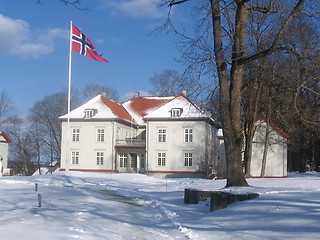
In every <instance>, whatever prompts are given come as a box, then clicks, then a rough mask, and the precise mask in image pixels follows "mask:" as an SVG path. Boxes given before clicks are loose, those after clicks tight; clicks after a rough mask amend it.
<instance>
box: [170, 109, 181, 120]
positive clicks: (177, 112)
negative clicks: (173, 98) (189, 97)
mask: <svg viewBox="0 0 320 240" xmlns="http://www.w3.org/2000/svg"><path fill="white" fill-rule="evenodd" d="M181 113H182V109H181V108H172V109H171V117H173V118H177V117H180V116H181Z"/></svg>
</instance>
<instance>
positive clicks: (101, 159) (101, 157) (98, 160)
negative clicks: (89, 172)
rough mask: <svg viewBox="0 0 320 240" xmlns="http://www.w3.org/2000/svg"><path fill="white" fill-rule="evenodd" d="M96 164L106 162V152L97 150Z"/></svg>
mask: <svg viewBox="0 0 320 240" xmlns="http://www.w3.org/2000/svg"><path fill="white" fill-rule="evenodd" d="M96 164H97V165H103V164H104V152H101V151H99V152H96Z"/></svg>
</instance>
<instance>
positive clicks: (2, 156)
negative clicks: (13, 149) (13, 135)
mask: <svg viewBox="0 0 320 240" xmlns="http://www.w3.org/2000/svg"><path fill="white" fill-rule="evenodd" d="M10 142H11V140H10V138H9V137H8V136H7V135H6V134H5V133H4V132H0V176H3V175H7V174H6V172H7V171H6V170H7V167H8V148H9V143H10Z"/></svg>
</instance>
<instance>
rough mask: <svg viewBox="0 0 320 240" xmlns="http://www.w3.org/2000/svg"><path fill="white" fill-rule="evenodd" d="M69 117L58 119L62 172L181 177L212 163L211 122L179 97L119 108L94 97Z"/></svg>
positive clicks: (141, 99)
mask: <svg viewBox="0 0 320 240" xmlns="http://www.w3.org/2000/svg"><path fill="white" fill-rule="evenodd" d="M69 119H70V121H69V124H68V121H67V115H65V116H62V117H60V120H61V121H62V144H61V146H62V148H61V156H62V159H61V168H62V170H77V171H96V172H99V171H100V172H140V173H147V174H157V175H163V176H168V175H171V176H187V175H203V174H207V172H208V169H209V166H212V165H213V163H214V162H215V159H214V157H215V156H214V146H213V142H214V139H216V137H215V133H216V129H215V127H214V125H213V120H212V119H211V118H210V116H209V115H208V114H207V113H205V112H203V111H201V110H200V109H199V108H198V107H197V106H195V105H194V104H193V103H192V102H191V101H190V100H189V99H187V98H186V97H185V96H184V95H182V94H180V95H178V96H176V97H163V98H161V97H138V98H133V99H131V100H129V101H127V102H126V103H124V104H122V105H120V104H118V103H115V102H113V101H112V100H110V99H107V98H105V97H103V96H101V95H98V96H96V97H95V98H93V99H91V100H90V101H88V102H87V103H85V104H83V105H82V106H80V107H79V108H77V109H75V110H73V111H71V112H70V115H69ZM68 129H69V133H68ZM68 135H69V137H67V136H68ZM67 139H69V140H68V141H67Z"/></svg>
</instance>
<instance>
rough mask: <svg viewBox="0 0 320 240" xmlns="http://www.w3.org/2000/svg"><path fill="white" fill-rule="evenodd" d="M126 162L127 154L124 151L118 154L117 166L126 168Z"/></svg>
mask: <svg viewBox="0 0 320 240" xmlns="http://www.w3.org/2000/svg"><path fill="white" fill-rule="evenodd" d="M127 164H128V156H127V154H126V153H120V154H119V167H121V168H126V167H127Z"/></svg>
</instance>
